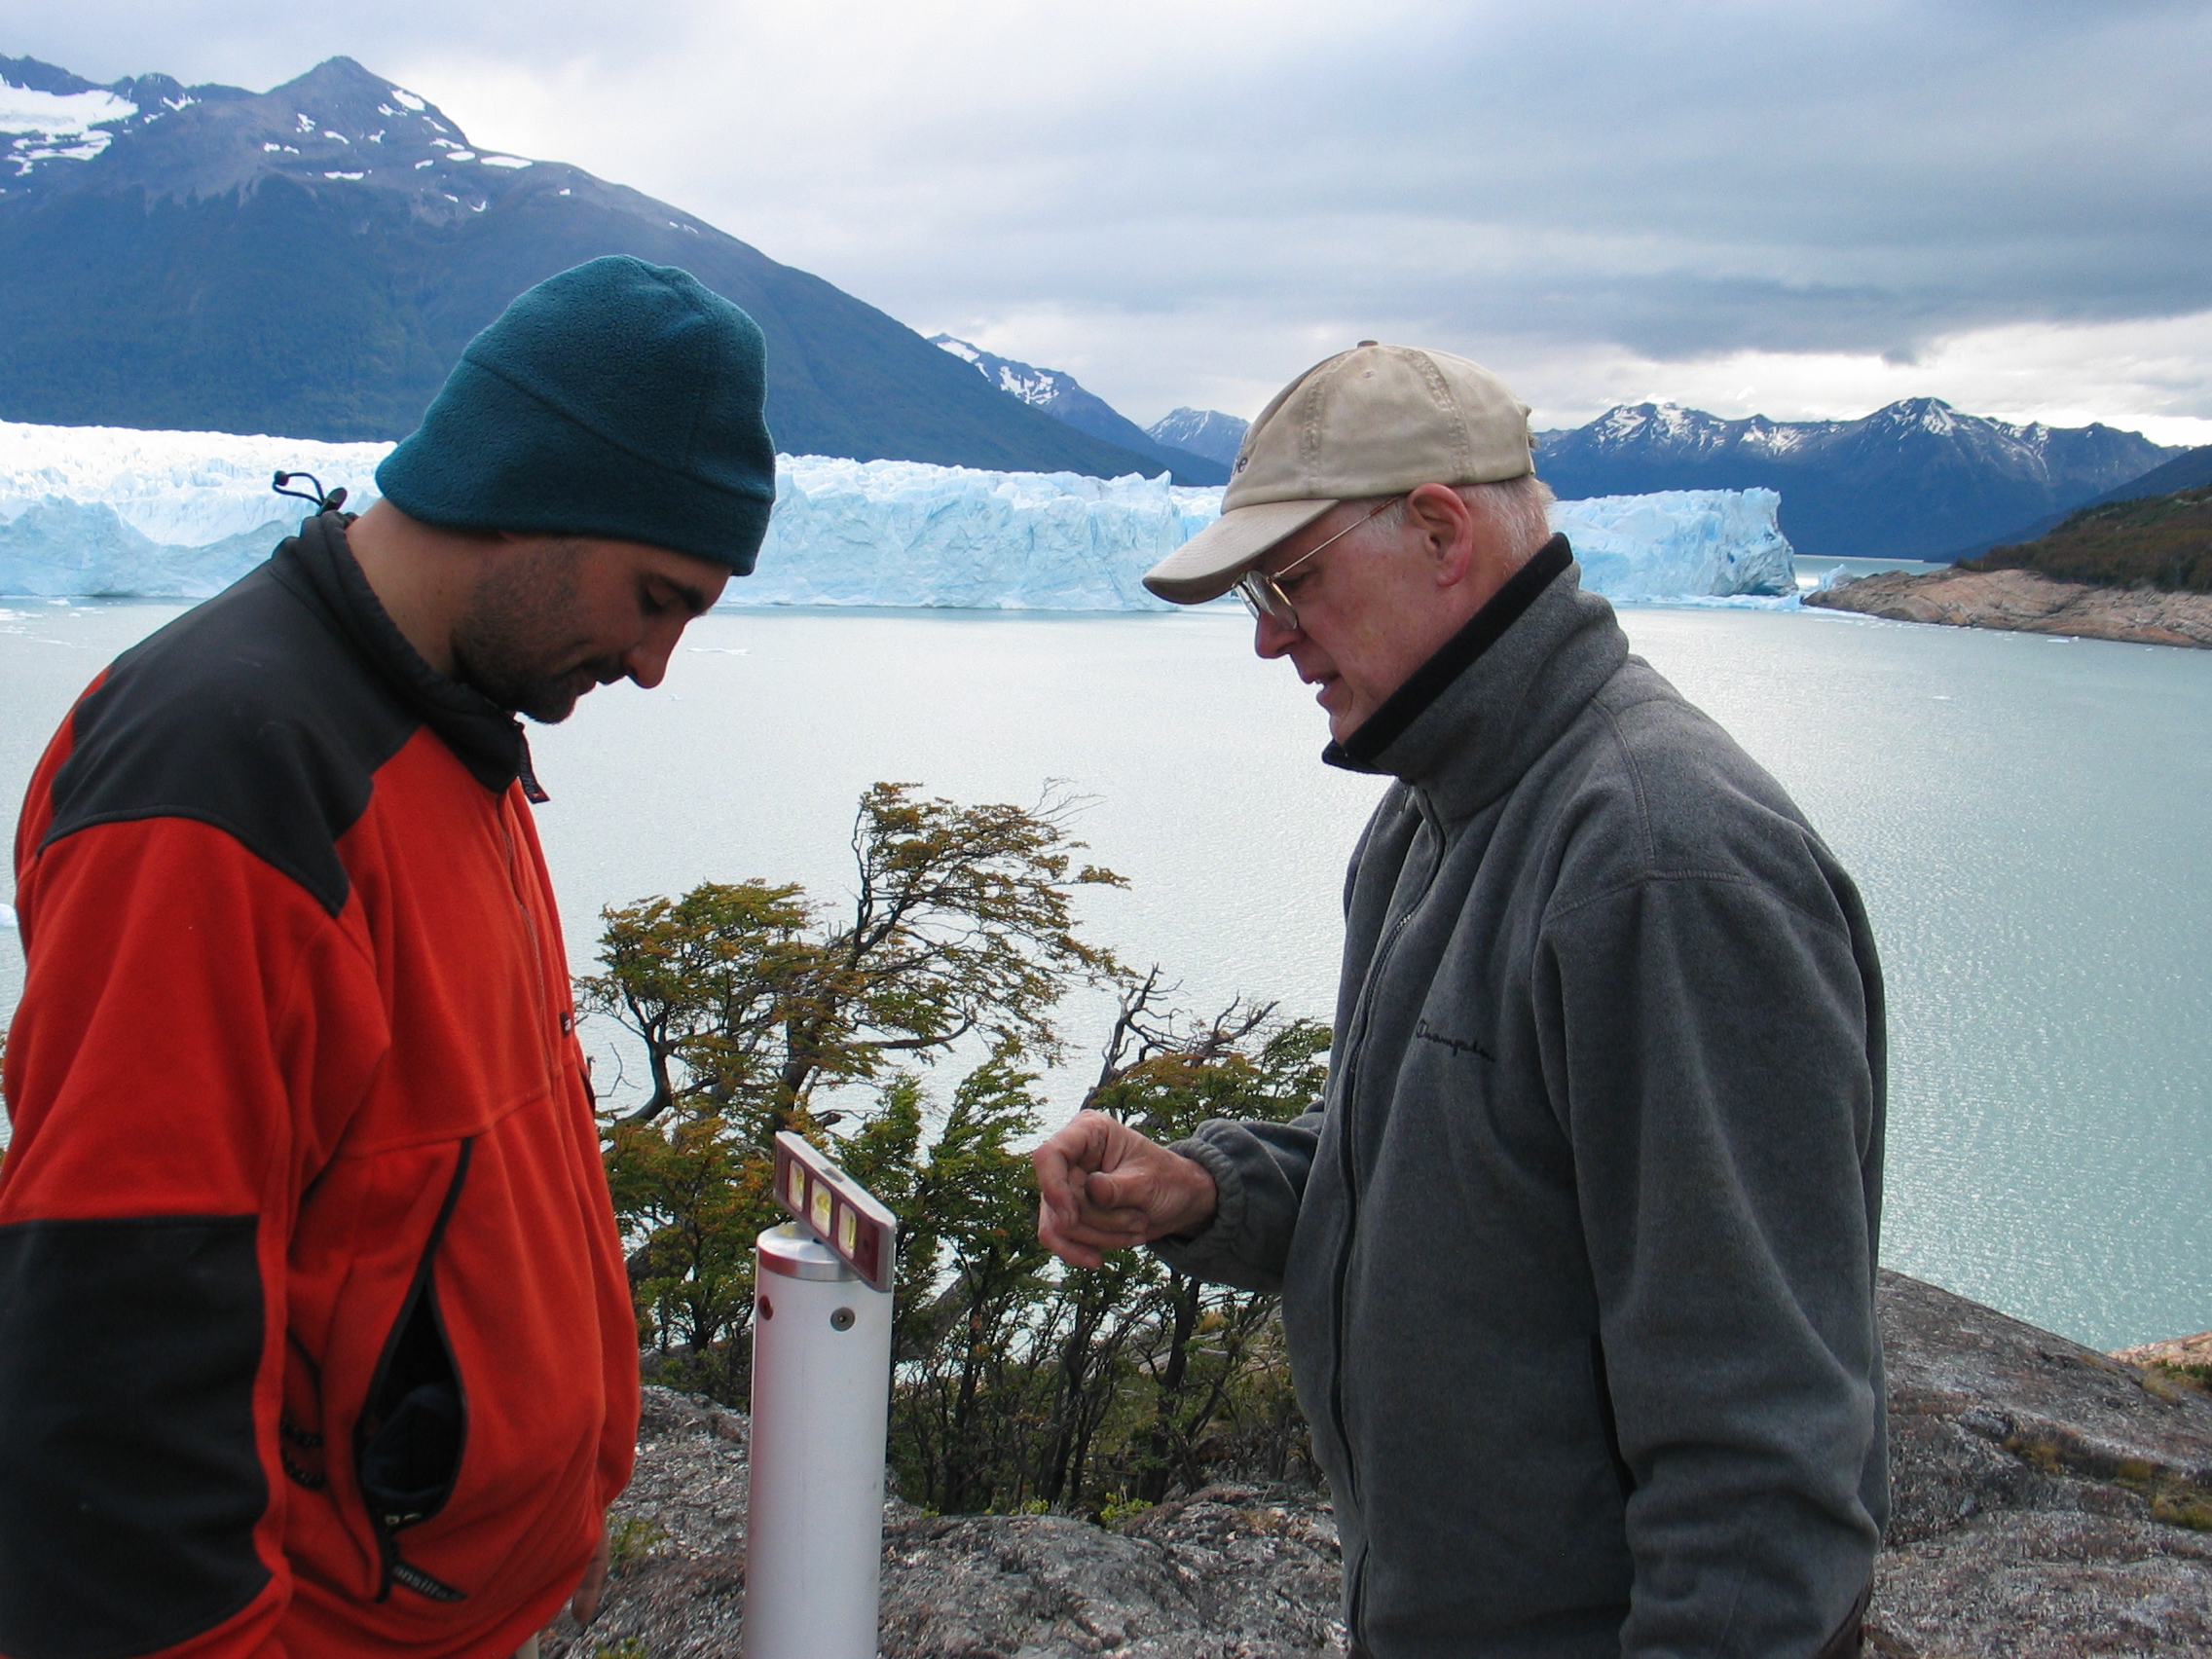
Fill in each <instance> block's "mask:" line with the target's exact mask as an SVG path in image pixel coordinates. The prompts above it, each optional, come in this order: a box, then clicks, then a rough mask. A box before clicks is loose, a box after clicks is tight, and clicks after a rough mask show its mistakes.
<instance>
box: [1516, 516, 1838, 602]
mask: <svg viewBox="0 0 2212 1659" xmlns="http://www.w3.org/2000/svg"><path fill="white" fill-rule="evenodd" d="M1781 507H1782V498H1781V496H1779V495H1778V494H1776V493H1775V492H1774V491H1772V490H1760V489H1751V490H1662V491H1658V492H1656V493H1654V494H1652V495H1649V496H1592V497H1589V498H1585V499H1583V500H1579V501H1559V502H1556V503H1554V505H1553V507H1552V514H1551V517H1552V528H1553V529H1554V530H1556V531H1560V532H1562V533H1564V534H1565V535H1566V536H1567V540H1569V541H1570V542H1572V543H1573V544H1574V557H1575V560H1576V562H1577V563H1579V564H1580V565H1581V567H1582V585H1583V586H1584V587H1588V588H1595V589H1596V590H1597V591H1598V592H1600V593H1602V594H1604V596H1605V597H1606V598H1607V599H1618V600H1640V599H1641V600H1661V599H1718V598H1728V597H1733V596H1737V595H1745V594H1759V595H1794V594H1795V593H1796V591H1797V566H1796V559H1795V556H1794V555H1793V554H1792V553H1791V552H1790V549H1789V542H1788V539H1787V538H1786V537H1785V536H1784V535H1783V534H1782V526H1781V524H1780V523H1779V522H1778V521H1777V519H1776V517H1775V515H1776V514H1777V513H1778V512H1779V511H1780V510H1781Z"/></svg>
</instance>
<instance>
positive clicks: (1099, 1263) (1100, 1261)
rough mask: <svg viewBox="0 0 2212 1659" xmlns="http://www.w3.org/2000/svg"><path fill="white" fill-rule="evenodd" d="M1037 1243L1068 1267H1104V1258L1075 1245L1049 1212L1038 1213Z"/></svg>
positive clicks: (1082, 1246) (1079, 1245) (1090, 1250)
mask: <svg viewBox="0 0 2212 1659" xmlns="http://www.w3.org/2000/svg"><path fill="white" fill-rule="evenodd" d="M1037 1241H1038V1242H1039V1243H1040V1244H1042V1245H1044V1246H1045V1248H1046V1249H1048V1250H1050V1251H1051V1252H1052V1254H1053V1255H1055V1256H1057V1257H1059V1259H1060V1260H1061V1261H1063V1262H1065V1263H1067V1264H1068V1265H1069V1266H1070V1267H1076V1268H1099V1267H1104V1266H1105V1265H1106V1258H1105V1257H1104V1256H1102V1255H1100V1254H1099V1253H1098V1252H1097V1251H1096V1250H1094V1249H1092V1248H1091V1247H1090V1246H1088V1245H1087V1244H1079V1243H1077V1242H1076V1241H1075V1240H1074V1239H1072V1238H1070V1237H1069V1236H1068V1235H1066V1234H1065V1233H1063V1232H1062V1231H1061V1230H1060V1227H1059V1223H1058V1222H1057V1221H1056V1220H1055V1219H1054V1218H1053V1216H1052V1213H1051V1211H1050V1210H1040V1211H1039V1212H1038V1216H1037Z"/></svg>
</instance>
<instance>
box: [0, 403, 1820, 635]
mask: <svg viewBox="0 0 2212 1659" xmlns="http://www.w3.org/2000/svg"><path fill="white" fill-rule="evenodd" d="M390 448H391V446H390V445H388V444H325V443H308V442H302V441H298V440H293V439H284V438H270V437H239V436H233V435H230V434H227V433H209V432H138V431H129V430H124V429H121V428H115V427H96V426H80V427H67V426H32V425H21V424H11V423H0V593H4V594H20V595H35V596H40V597H77V596H80V595H114V596H130V597H181V598H203V597H204V596H206V595H208V594H212V593H217V592H220V591H221V590H222V589H223V588H224V587H226V586H227V585H229V584H230V583H231V582H233V581H235V580H237V578H238V577H239V576H240V575H242V574H244V573H245V571H248V570H250V569H252V568H253V567H254V566H255V565H256V564H258V563H260V562H261V561H262V560H263V559H264V558H266V557H267V556H268V553H269V549H270V548H271V547H273V546H274V545H275V544H276V541H277V540H279V539H280V538H281V537H283V536H284V535H289V534H290V532H291V530H292V528H293V526H295V525H296V524H297V523H298V510H299V509H297V508H296V507H295V506H294V504H293V503H291V502H288V501H286V500H284V499H283V498H279V497H277V496H275V495H272V494H271V493H270V489H269V480H270V475H271V474H272V473H273V472H274V471H276V469H277V468H278V467H282V468H284V469H286V470H288V471H308V472H312V473H314V474H315V475H316V476H317V477H318V478H319V479H320V481H321V482H322V483H323V485H324V486H326V487H329V488H335V487H337V486H339V485H344V486H345V487H346V488H347V489H348V490H349V491H350V502H349V505H351V506H355V507H358V506H363V505H366V504H367V503H368V502H369V501H371V500H373V499H375V489H376V486H375V482H374V477H373V474H374V472H375V469H376V465H377V462H378V461H382V460H383V459H384V457H385V456H386V455H387V454H388V453H389V452H390ZM776 494H777V504H776V513H775V517H774V519H773V520H772V521H771V523H770V526H769V531H768V539H767V542H766V543H765V545H763V546H762V548H761V550H760V560H759V565H758V568H757V570H756V572H755V573H754V574H753V575H752V576H751V577H749V578H746V579H744V580H740V581H736V582H732V583H731V584H730V587H729V591H728V595H727V597H726V598H725V600H724V601H723V603H724V604H725V605H738V606H771V605H814V606H894V607H950V608H977V609H1001V610H1150V609H1161V608H1164V607H1162V606H1161V603H1160V602H1159V601H1158V600H1155V599H1153V598H1152V596H1151V595H1149V594H1147V593H1146V592H1145V591H1144V589H1143V587H1142V586H1141V585H1140V583H1139V578H1140V577H1141V576H1142V575H1143V573H1144V572H1145V571H1146V570H1147V569H1149V568H1150V567H1151V566H1152V565H1153V564H1155V563H1156V562H1158V561H1159V560H1160V559H1161V558H1162V557H1164V556H1165V555H1166V554H1167V553H1169V552H1170V551H1172V550H1173V549H1174V548H1175V547H1177V546H1178V545H1180V544H1181V543H1182V542H1183V541H1184V540H1185V539H1186V538H1187V537H1189V536H1190V535H1193V534H1195V533H1196V532H1197V531H1198V530H1199V529H1201V528H1202V527H1203V526H1205V525H1207V524H1209V523H1211V522H1212V521H1213V519H1214V518H1215V517H1216V516H1217V515H1218V513H1219V512H1220V504H1221V492H1220V491H1219V490H1187V489H1177V488H1175V487H1173V486H1171V485H1169V484H1168V483H1167V482H1166V480H1165V479H1164V478H1163V477H1162V478H1160V479H1147V478H1141V477H1137V476H1133V475H1132V476H1130V477H1126V478H1116V479H1098V478H1086V477H1083V476H1081V475H1079V474H1075V473H1066V472H1055V473H1036V472H984V471H977V470H975V469H972V468H968V467H958V466H931V465H926V464H924V463H922V462H919V461H839V460H833V459H829V458H825V457H821V456H795V457H793V456H783V457H779V458H778V460H777V463H776ZM1778 505H1779V498H1778V497H1777V496H1776V495H1775V494H1774V492H1773V491H1771V490H1744V491H1725V490H1706V491H1674V492H1669V493H1667V494H1663V495H1655V496H1616V497H1605V498H1599V499H1594V500H1583V501H1566V502H1562V503H1560V505H1559V506H1558V507H1556V508H1555V509H1554V511H1553V515H1552V517H1553V523H1554V525H1555V526H1556V527H1557V528H1558V529H1560V530H1563V531H1565V532H1566V533H1567V535H1568V536H1569V538H1571V539H1572V541H1573V543H1574V548H1575V553H1576V556H1577V557H1578V558H1579V559H1580V560H1581V561H1582V566H1583V570H1584V572H1585V580H1586V582H1587V583H1588V585H1590V586H1592V587H1595V588H1597V589H1598V590H1599V591H1600V592H1602V593H1605V594H1607V595H1610V596H1611V597H1613V598H1615V599H1621V600H1680V599H1706V600H1709V601H1710V600H1712V599H1714V598H1726V597H1729V596H1737V595H1747V594H1771V595H1788V594H1792V593H1794V592H1795V591H1796V589H1795V579H1794V576H1793V573H1792V569H1791V560H1790V552H1789V544H1788V542H1787V541H1786V540H1784V539H1783V536H1782V533H1781V531H1780V530H1779V529H1778V528H1777V527H1776V523H1775V510H1776V508H1777V506H1778Z"/></svg>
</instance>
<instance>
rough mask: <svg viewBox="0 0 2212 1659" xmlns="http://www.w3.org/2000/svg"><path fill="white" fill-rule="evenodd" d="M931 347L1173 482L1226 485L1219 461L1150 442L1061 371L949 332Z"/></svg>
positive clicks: (936, 338) (1224, 470) (1135, 426)
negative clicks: (1148, 462) (1145, 461)
mask: <svg viewBox="0 0 2212 1659" xmlns="http://www.w3.org/2000/svg"><path fill="white" fill-rule="evenodd" d="M930 344H931V345H932V346H939V347H942V348H943V349H944V350H946V351H949V352H950V353H952V355H953V356H955V357H958V358H959V359H960V360H961V361H962V362H963V363H971V364H973V365H975V368H976V371H977V373H978V374H980V375H981V376H982V377H983V378H984V379H985V380H987V381H989V382H990V383H991V385H993V386H995V387H998V388H999V390H1001V391H1003V392H1006V393H1007V394H1008V395H1009V396H1012V397H1018V398H1020V399H1021V401H1022V402H1024V403H1026V404H1028V405H1029V406H1030V408H1032V409H1042V410H1043V411H1044V412H1045V413H1046V414H1048V415H1050V416H1051V417H1052V419H1054V420H1055V421H1065V422H1066V423H1067V424H1069V425H1071V426H1073V427H1075V428H1076V430H1077V431H1079V432H1088V433H1089V434H1090V435H1091V436H1092V437H1094V438H1104V439H1105V440H1106V441H1107V442H1108V443H1110V444H1120V445H1121V446H1122V447H1123V448H1124V449H1132V450H1135V451H1136V452H1137V453H1138V454H1140V455H1151V456H1154V457H1156V458H1157V459H1158V460H1159V461H1160V463H1161V465H1163V466H1165V467H1167V468H1168V469H1169V470H1170V471H1171V472H1173V473H1174V475H1175V482H1176V483H1178V484H1226V483H1228V482H1229V468H1228V467H1227V466H1226V465H1224V464H1223V463H1221V462H1219V461H1208V460H1206V459H1205V458H1204V457H1203V456H1199V455H1195V454H1191V453H1188V452H1186V451H1183V450H1180V449H1177V448H1175V447H1173V446H1171V445H1167V444H1161V443H1158V442H1155V441H1154V440H1153V438H1152V437H1151V436H1149V435H1148V434H1147V433H1146V432H1145V430H1144V428H1143V427H1141V426H1139V425H1138V424H1136V423H1135V422H1134V421H1131V420H1129V419H1128V418H1127V417H1125V416H1124V415H1123V414H1122V412H1121V411H1120V410H1118V409H1116V408H1115V407H1114V406H1113V405H1112V404H1110V403H1108V402H1107V401H1106V400H1105V399H1104V398H1103V397H1100V396H1098V395H1097V393H1095V392H1091V391H1086V390H1085V389H1084V387H1083V386H1082V384H1081V383H1080V382H1079V381H1077V379H1076V378H1075V376H1073V375H1071V374H1069V373H1067V372H1066V371H1065V370H1064V369H1040V368H1038V367H1037V366H1036V365H1035V364H1033V363H1020V362H1016V361H1014V359H1013V358H1012V357H1001V356H999V355H997V354H996V353H995V352H991V351H986V350H983V349H982V348H981V347H980V346H975V345H971V344H970V343H969V342H967V341H965V340H955V339H954V338H953V337H952V336H951V335H949V334H933V335H931V336H930Z"/></svg>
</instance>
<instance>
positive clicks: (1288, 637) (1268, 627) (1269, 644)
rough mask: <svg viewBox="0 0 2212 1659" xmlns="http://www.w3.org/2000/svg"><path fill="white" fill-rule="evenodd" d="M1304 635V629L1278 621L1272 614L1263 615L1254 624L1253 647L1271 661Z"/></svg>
mask: <svg viewBox="0 0 2212 1659" xmlns="http://www.w3.org/2000/svg"><path fill="white" fill-rule="evenodd" d="M1304 637H1305V631H1304V630H1303V629H1299V628H1293V627H1291V626H1290V624H1289V623H1287V622H1277V621H1276V620H1275V619H1274V618H1273V617H1272V616H1268V615H1262V616H1260V617H1259V618H1258V619H1257V620H1255V621H1254V622H1253V624H1252V649H1253V650H1254V651H1255V652H1257V653H1258V654H1259V655H1261V656H1263V657H1266V658H1267V659H1268V660H1269V661H1271V662H1272V661H1273V660H1274V659H1275V658H1276V657H1279V656H1281V655H1282V654H1283V652H1285V651H1287V650H1289V649H1290V647H1291V646H1292V645H1296V644H1297V643H1298V642H1299V640H1301V639H1303V638H1304Z"/></svg>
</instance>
